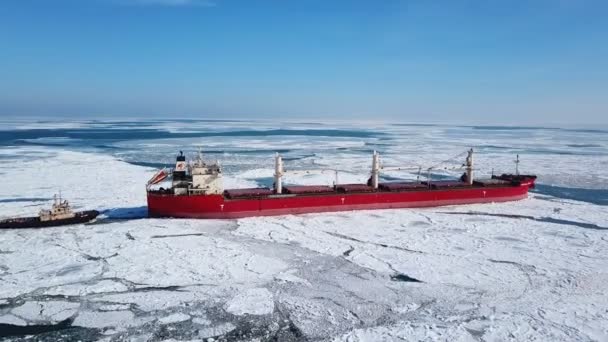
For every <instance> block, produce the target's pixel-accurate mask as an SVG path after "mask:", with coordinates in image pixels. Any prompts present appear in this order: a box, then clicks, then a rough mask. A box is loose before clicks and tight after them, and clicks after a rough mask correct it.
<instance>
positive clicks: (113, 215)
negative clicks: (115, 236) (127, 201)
mask: <svg viewBox="0 0 608 342" xmlns="http://www.w3.org/2000/svg"><path fill="white" fill-rule="evenodd" d="M101 214H102V217H101V218H100V219H98V220H97V222H99V223H107V221H114V220H137V219H142V218H148V207H147V206H145V205H142V206H139V207H125V208H111V209H107V210H105V211H103V212H102V213H101Z"/></svg>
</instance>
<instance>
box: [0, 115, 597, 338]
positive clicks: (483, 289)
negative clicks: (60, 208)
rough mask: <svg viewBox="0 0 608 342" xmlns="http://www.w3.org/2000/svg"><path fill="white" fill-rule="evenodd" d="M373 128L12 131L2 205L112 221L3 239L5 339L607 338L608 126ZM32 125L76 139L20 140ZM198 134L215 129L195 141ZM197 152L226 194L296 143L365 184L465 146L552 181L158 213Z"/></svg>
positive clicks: (313, 179) (310, 160)
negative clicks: (299, 209) (217, 216)
mask: <svg viewBox="0 0 608 342" xmlns="http://www.w3.org/2000/svg"><path fill="white" fill-rule="evenodd" d="M144 124H145V123H142V125H144ZM90 127H95V128H96V129H98V130H99V129H101V128H103V129H105V130H107V131H104V132H106V133H104V134H105V136H104V137H103V139H101V138H100V140H98V141H97V140H96V141H92V140H91V139H89V140H87V135H86V134H87V129H88V128H90ZM246 127H247V128H246ZM319 127H322V129H320V128H319ZM362 127H364V126H345V125H344V124H342V126H340V125H338V124H336V125H333V126H328V127H325V126H323V125H320V124H313V123H305V124H297V123H285V124H283V126H282V127H281V129H282V130H283V131H278V132H277V131H273V132H275V133H272V132H270V133H268V134H267V135H264V132H267V131H268V130H271V129H276V127H274V126H272V125H270V124H268V123H264V122H258V123H239V122H234V123H232V122H226V123H211V124H210V123H196V122H194V123H191V124H190V123H184V122H179V121H176V122H152V123H149V127H148V128H150V129H157V130H159V131H161V132H169V133H167V134H166V135H165V136H163V137H162V138H158V139H156V138H150V137H145V136H140V137H137V134H138V133H137V132H135V133H133V137H130V138H128V139H127V138H122V137H117V136H118V135H117V134H118V133H116V131H117V130H120V129H122V128H120V125H113V124H112V123H111V122H107V123H98V124H96V126H95V125H92V124H91V123H87V122H79V123H71V124H69V125H68V124H66V126H65V127H64V126H57V125H56V124H54V125H52V126H51V127H48V126H44V123H35V124H34V123H29V124H28V125H27V126H19V124H18V123H17V124H15V127H12V128H11V130H10V131H4V132H2V133H1V134H0V142H1V143H2V146H1V148H0V160H2V163H1V164H0V175H2V176H3V182H2V185H1V186H0V217H9V216H21V215H34V214H36V213H37V212H38V210H39V209H40V208H42V207H45V206H47V205H48V203H49V202H48V201H49V199H50V198H51V197H52V195H53V193H55V192H57V191H59V190H61V192H62V195H63V196H64V197H65V198H67V199H69V200H70V201H71V202H73V204H74V205H76V206H77V208H78V209H83V210H84V209H98V210H100V211H102V212H103V214H102V217H100V219H98V221H97V222H95V223H93V224H87V225H76V226H68V227H57V228H48V229H37V230H4V231H1V232H0V336H3V337H6V338H7V339H9V340H11V339H12V340H20V339H25V338H26V336H27V335H28V334H34V333H35V331H38V334H37V335H35V336H36V337H37V338H40V339H59V338H66V339H68V338H69V339H80V340H97V339H101V340H107V341H113V340H125V339H128V340H141V341H145V340H154V341H160V340H188V341H190V340H208V339H214V340H272V339H276V340H280V341H299V340H332V341H377V340H408V341H409V340H423V341H435V340H440V341H479V340H481V341H508V340H512V341H526V340H537V341H538V340H542V341H572V340H581V341H606V340H608V295H606V290H605V289H606V284H607V283H608V253H607V252H606V251H607V250H608V248H607V247H608V235H607V234H608V211H607V210H606V205H607V202H606V191H607V190H608V167H607V166H608V138H606V135H607V134H608V133H606V132H602V131H600V132H585V131H570V130H562V131H559V130H546V129H529V130H522V129H520V130H509V129H503V130H500V129H495V130H487V129H474V128H470V127H468V128H466V127H450V126H446V127H444V126H429V127H426V126H422V127H419V126H391V125H384V126H383V125H378V126H377V127H376V126H373V127H371V128H369V127H368V128H362ZM32 128H35V129H36V130H40V129H47V130H48V132H55V133H57V134H53V135H49V136H51V137H55V138H57V137H61V139H51V140H41V139H42V138H41V137H23V136H20V135H19V134H24V133H23V132H25V131H28V130H30V129H32ZM184 129H187V130H188V131H189V132H195V133H193V134H196V132H199V133H204V134H200V135H199V136H180V135H179V134H178V133H179V132H183V130H184ZM311 130H315V131H314V133H310V132H311ZM325 130H328V131H329V132H326V131H325ZM332 130H335V131H336V132H338V133H336V132H331V131H332ZM19 131H21V133H19ZM248 131H255V133H252V135H251V136H250V135H247V132H248ZM28 132H29V131H28ZM48 132H47V134H48ZM75 132H76V133H75ZM175 132H177V133H175ZM216 132H232V133H230V134H226V135H225V136H221V135H219V136H218V135H217V134H216ZM340 132H341V133H340ZM43 133H44V132H43ZM212 133H213V134H212ZM309 133H310V134H314V136H307V134H309ZM115 134H116V135H115ZM141 134H144V133H141ZM146 134H147V133H146ZM172 134H177V135H178V136H173V135H172ZM332 134H333V135H332ZM74 139H80V140H78V143H75V142H74ZM151 145H154V146H155V147H154V148H151V147H150V146H151ZM198 145H202V146H203V147H204V148H206V149H209V150H210V153H209V154H208V156H210V157H212V158H217V159H218V160H220V161H221V162H222V164H223V165H224V167H225V170H226V174H225V177H226V178H227V179H226V183H227V184H228V185H227V186H228V187H238V186H252V185H268V184H267V182H268V178H269V177H271V175H272V153H273V151H274V150H287V151H284V152H282V153H283V154H284V155H285V157H286V158H285V159H286V160H287V161H286V167H292V168H299V167H307V166H311V165H315V166H323V167H335V166H337V165H339V166H340V167H341V168H342V169H344V170H349V171H350V172H348V173H347V172H345V173H344V174H343V175H342V176H341V177H344V180H345V181H351V180H352V181H360V179H359V178H362V179H365V178H366V176H367V174H366V172H368V170H367V169H368V168H369V164H370V162H371V155H370V153H369V152H370V151H371V150H373V149H377V150H379V151H380V152H381V153H382V156H383V158H384V159H383V160H384V162H386V163H392V164H397V163H409V164H414V162H415V163H424V162H429V163H431V164H432V162H433V161H437V160H443V159H446V158H448V157H450V156H452V155H454V154H456V153H459V152H462V151H464V149H465V148H466V147H468V146H472V147H474V148H476V150H477V151H478V157H477V163H478V164H480V165H482V166H486V167H487V168H495V170H496V172H502V171H507V172H508V171H512V169H513V164H512V161H513V159H514V154H515V153H520V154H521V155H522V160H523V163H522V168H523V169H524V170H525V171H526V172H530V173H536V174H538V175H539V183H540V186H539V190H538V192H535V193H533V194H531V197H530V198H529V199H527V200H523V201H518V202H509V203H500V204H480V205H466V206H451V207H438V208H428V209H403V210H375V211H358V212H341V213H327V214H308V215H297V216H278V217H266V218H248V219H240V220H225V221H220V220H185V219H184V220H177V219H149V218H146V208H145V204H146V203H145V189H144V185H145V182H146V180H147V179H148V178H149V177H150V176H151V175H152V174H153V173H154V168H153V167H152V166H156V164H169V163H170V162H171V159H172V158H173V156H174V155H175V153H176V152H177V151H178V150H179V149H180V148H183V149H184V150H185V151H186V152H187V153H192V152H193V151H195V150H196V148H195V147H196V146H198ZM257 149H259V150H261V151H262V152H259V153H257V152H255V150H257ZM290 158H291V159H290ZM483 172H485V173H486V174H489V172H490V170H484V171H483ZM483 172H482V171H480V173H483ZM385 176H390V177H401V178H410V179H411V178H415V177H416V175H412V174H407V173H403V172H402V173H399V172H393V173H391V174H389V175H385ZM333 177H334V176H333V174H331V173H329V174H322V175H314V176H311V175H302V176H293V177H292V179H290V180H289V181H291V182H301V183H306V184H313V183H326V184H331V182H332V180H333Z"/></svg>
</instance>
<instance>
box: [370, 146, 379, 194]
mask: <svg viewBox="0 0 608 342" xmlns="http://www.w3.org/2000/svg"><path fill="white" fill-rule="evenodd" d="M379 175H380V155H379V154H378V152H376V151H374V154H373V157H372V182H371V183H372V184H371V186H372V188H374V189H378V176H379Z"/></svg>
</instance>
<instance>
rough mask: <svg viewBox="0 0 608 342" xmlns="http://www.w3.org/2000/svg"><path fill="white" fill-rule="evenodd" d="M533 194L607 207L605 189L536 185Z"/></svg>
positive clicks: (607, 201)
mask: <svg viewBox="0 0 608 342" xmlns="http://www.w3.org/2000/svg"><path fill="white" fill-rule="evenodd" d="M533 192H536V193H539V194H542V195H548V196H553V197H558V198H563V199H569V200H575V201H582V202H587V203H592V204H598V205H608V190H605V189H583V188H567V187H562V186H554V185H545V184H536V186H535V189H534V190H533Z"/></svg>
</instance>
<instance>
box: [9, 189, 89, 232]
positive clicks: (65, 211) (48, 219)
mask: <svg viewBox="0 0 608 342" xmlns="http://www.w3.org/2000/svg"><path fill="white" fill-rule="evenodd" d="M98 215H99V211H97V210H86V211H79V212H74V211H72V208H71V207H70V203H69V202H68V201H67V200H64V199H62V198H61V196H59V198H57V195H55V196H54V198H53V205H52V206H51V209H49V210H44V209H43V210H40V212H39V213H38V216H32V217H18V218H12V219H6V220H1V221H0V229H18V228H44V227H55V226H65V225H71V224H78V223H86V222H90V221H92V220H94V219H95V218H96V217H97V216H98Z"/></svg>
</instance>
